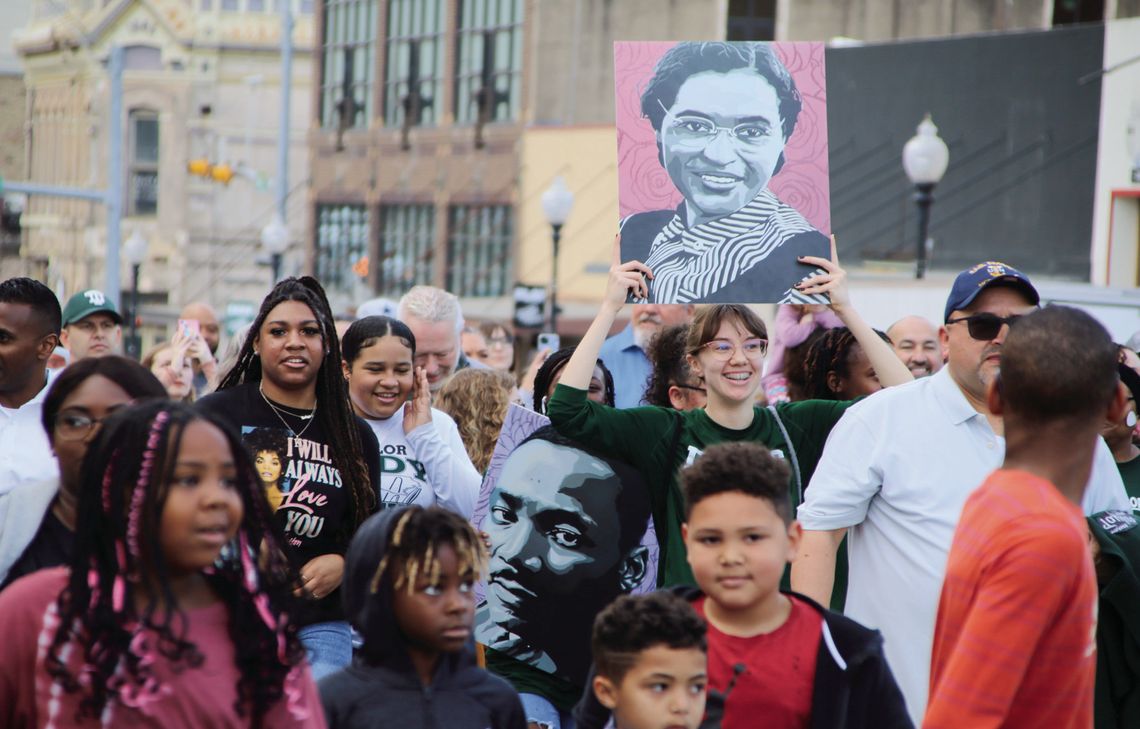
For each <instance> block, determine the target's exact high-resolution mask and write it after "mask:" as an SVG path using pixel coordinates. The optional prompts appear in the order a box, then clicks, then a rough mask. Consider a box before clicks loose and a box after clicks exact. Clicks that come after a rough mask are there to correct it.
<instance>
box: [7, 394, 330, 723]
mask: <svg viewBox="0 0 1140 729" xmlns="http://www.w3.org/2000/svg"><path fill="white" fill-rule="evenodd" d="M76 514H77V523H76V535H75V548H74V553H73V556H72V560H71V563H70V567H69V568H64V567H56V568H52V569H46V570H41V571H39V572H36V573H34V574H32V575H28V576H27V577H24V578H22V579H20V580H17V581H16V582H15V583H13V584H12V586H11V587H9V588H8V589H7V590H5V591H4V592H3V593H2V594H0V631H3V633H2V634H3V635H4V639H5V641H6V642H5V647H4V660H3V661H0V726H11V727H16V726H24V727H47V726H53V727H54V726H59V727H64V726H67V727H70V726H114V727H131V726H162V727H167V728H168V729H176V728H179V727H201V726H252V727H263V726H271V727H278V726H289V727H323V726H324V720H323V717H322V716H321V706H320V701H319V699H318V697H317V692H316V686H315V685H314V683H313V680H312V677H311V676H310V674H309V670H308V668H307V667H306V666H305V659H304V652H303V650H302V647H301V644H300V642H299V641H298V638H297V632H296V628H295V627H294V626H293V625H292V623H290V622H289V621H288V620H287V619H286V616H285V614H284V608H285V606H286V605H287V604H289V602H290V600H291V597H290V596H291V593H292V590H293V588H294V579H293V573H292V571H291V570H290V569H289V565H288V563H287V562H286V561H285V559H284V557H282V556H281V549H280V547H281V545H280V542H279V540H278V537H277V530H276V529H275V528H274V527H273V525H272V514H271V512H270V510H269V505H268V504H267V503H266V501H265V498H264V497H263V496H262V494H261V493H260V491H259V489H258V487H257V476H256V474H255V473H254V471H253V465H252V464H251V463H250V460H249V457H248V455H247V454H246V453H245V450H244V449H243V447H242V444H241V441H240V440H238V438H237V435H236V434H235V433H234V432H233V431H231V430H230V429H229V427H228V426H226V425H225V424H224V423H222V422H221V421H219V420H218V419H216V418H214V417H213V416H211V415H208V414H205V413H201V412H195V411H194V410H193V409H191V408H190V407H189V406H187V405H185V404H182V403H173V402H170V401H157V402H150V403H145V404H142V405H137V406H134V407H131V408H127V409H124V410H121V411H119V412H116V413H115V414H114V415H112V416H111V417H109V418H108V419H107V421H106V423H104V425H103V427H102V430H101V431H100V432H99V435H98V436H97V438H96V440H95V442H94V443H93V444H92V446H91V449H90V451H89V452H88V455H87V458H86V459H85V461H84V468H83V484H82V487H81V488H80V490H79V508H78V510H77V512H76ZM259 548H260V558H259V556H258V555H259Z"/></svg>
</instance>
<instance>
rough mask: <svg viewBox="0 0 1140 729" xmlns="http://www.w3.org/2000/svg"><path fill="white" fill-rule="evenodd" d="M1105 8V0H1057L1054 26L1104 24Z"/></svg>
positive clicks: (1054, 6)
mask: <svg viewBox="0 0 1140 729" xmlns="http://www.w3.org/2000/svg"><path fill="white" fill-rule="evenodd" d="M1104 6H1105V2H1104V0H1055V2H1054V3H1053V25H1054V26H1058V25H1073V24H1075V23H1100V22H1103V21H1104Z"/></svg>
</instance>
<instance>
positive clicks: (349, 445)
mask: <svg viewBox="0 0 1140 729" xmlns="http://www.w3.org/2000/svg"><path fill="white" fill-rule="evenodd" d="M340 360H341V355H340V342H339V340H338V339H337V336H336V329H335V327H334V325H333V317H332V312H331V310H330V308H329V304H328V299H326V298H325V293H324V290H323V289H322V288H321V285H320V284H319V283H318V282H317V281H316V279H313V278H311V277H308V276H303V277H301V278H287V279H284V280H283V281H281V282H280V283H278V284H277V285H276V286H275V287H274V288H273V290H272V291H271V292H270V293H269V296H267V297H266V298H265V300H264V301H263V302H262V304H261V309H260V311H259V312H258V315H257V318H256V319H255V320H254V322H253V324H252V325H251V326H250V329H249V334H248V335H247V337H246V340H245V342H244V343H243V345H242V348H241V352H240V354H239V355H238V359H237V362H236V364H234V366H233V367H232V368H231V369H230V370H229V371H228V372H227V373H225V374H224V375H223V376H222V381H221V383H219V385H218V392H216V393H214V394H212V395H208V396H207V397H205V398H203V399H202V400H200V401H199V402H198V407H200V408H202V409H204V410H206V411H209V412H212V413H215V414H216V415H218V416H219V417H221V418H223V419H225V420H227V421H229V422H230V423H231V424H233V425H234V426H235V427H236V428H237V429H238V430H239V432H241V433H242V434H243V436H246V438H247V442H246V447H247V449H249V450H250V451H251V455H253V456H254V457H256V456H257V452H258V450H259V449H261V450H263V447H262V446H261V445H259V443H260V440H261V438H260V437H258V438H256V439H254V438H252V437H251V436H252V435H253V434H255V433H257V434H259V436H260V434H264V433H265V432H266V431H275V432H277V433H278V434H279V435H280V436H281V439H282V440H283V441H284V443H285V450H284V454H283V457H282V462H281V463H280V464H278V465H279V467H280V468H281V469H283V471H282V472H281V473H280V475H279V476H278V477H277V479H276V480H275V485H276V489H277V493H276V494H273V496H274V497H275V498H279V499H280V501H279V503H278V504H276V505H275V506H276V511H275V520H276V523H277V526H278V527H279V528H280V529H281V531H282V537H283V538H282V543H283V544H284V545H285V553H286V556H287V557H289V561H290V562H291V563H292V565H293V567H294V568H295V569H296V570H297V571H298V573H299V574H300V584H299V585H298V587H297V592H298V595H300V596H301V597H303V598H304V600H303V602H302V607H301V608H300V609H299V610H298V611H297V613H296V615H293V616H291V617H293V619H294V621H295V622H296V623H297V625H298V626H299V627H300V636H301V642H302V644H303V645H304V646H305V649H306V651H308V653H309V661H310V663H312V666H313V674H314V676H316V677H317V678H320V677H321V676H323V675H326V674H328V673H331V672H333V671H335V670H338V669H339V668H341V667H343V666H345V665H348V663H349V661H350V660H351V658H352V640H351V634H350V631H349V627H348V623H347V622H345V621H344V609H343V607H342V605H341V599H340V583H341V579H342V577H343V574H344V557H343V555H344V551H345V549H346V548H347V547H348V542H349V540H350V539H351V538H352V535H353V534H354V533H355V531H356V528H357V527H358V526H359V525H360V524H361V522H363V521H364V520H365V519H366V518H368V516H369V515H370V514H372V513H373V512H374V511H375V510H376V508H377V503H378V499H377V494H378V488H379V479H380V475H379V474H380V447H379V444H378V443H377V441H376V436H375V435H373V433H372V430H371V429H370V428H369V427H368V426H367V425H366V424H365V423H364V422H363V421H362V420H361V419H360V418H358V417H356V415H354V414H353V411H352V405H351V403H350V402H349V399H348V395H347V393H346V392H345V389H344V381H343V379H342V375H341V371H340V369H341V368H340ZM255 440H256V442H255Z"/></svg>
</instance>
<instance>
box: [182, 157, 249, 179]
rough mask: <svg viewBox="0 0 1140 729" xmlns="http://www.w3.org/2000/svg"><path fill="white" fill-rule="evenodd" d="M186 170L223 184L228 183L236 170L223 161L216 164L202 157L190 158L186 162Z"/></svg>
mask: <svg viewBox="0 0 1140 729" xmlns="http://www.w3.org/2000/svg"><path fill="white" fill-rule="evenodd" d="M186 170H187V171H188V172H189V173H190V174H192V175H197V176H198V177H209V178H211V179H213V180H214V181H215V182H220V183H222V184H223V185H228V184H230V180H232V179H234V175H236V174H237V171H236V170H235V169H234V168H233V167H232V166H230V165H228V164H226V163H224V162H223V163H222V164H217V165H216V164H213V163H211V162H210V160H208V159H205V158H204V157H199V158H198V159H192V160H190V161H189V162H187V163H186Z"/></svg>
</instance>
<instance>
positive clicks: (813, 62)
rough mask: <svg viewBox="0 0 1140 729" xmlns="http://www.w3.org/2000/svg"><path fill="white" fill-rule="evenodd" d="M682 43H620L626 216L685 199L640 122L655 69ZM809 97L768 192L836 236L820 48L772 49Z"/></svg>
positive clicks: (621, 190)
mask: <svg viewBox="0 0 1140 729" xmlns="http://www.w3.org/2000/svg"><path fill="white" fill-rule="evenodd" d="M675 45H677V43H676V41H620V42H617V43H614V79H615V87H616V88H615V91H616V94H617V99H616V102H617V105H616V117H617V119H616V121H617V144H618V206H619V208H620V212H621V217H623V218H624V217H626V216H627V215H632V214H633V213H641V212H646V211H649V210H662V209H666V208H675V207H677V205H678V204H680V202H681V194H680V193H679V192H677V189H676V188H675V187H673V182H672V181H671V180H670V179H669V175H668V173H666V172H665V169H664V168H663V167H661V163H660V162H659V161H658V160H657V142H656V140H655V138H654V135H653V126H652V125H651V124H650V123H649V120H648V119H646V118H644V117H642V115H641V92H642V90H643V89H644V88H645V86H646V84H648V83H649V79H650V78H651V77H652V76H653V66H654V65H655V64H656V63H657V60H658V59H659V58H661V56H663V55H664V54H665V51H667V50H669V49H670V48H672V47H673V46H675ZM772 45H773V47H774V48H775V51H776V55H777V56H778V57H779V58H780V60H781V61H783V62H784V65H785V66H787V68H788V71H789V72H791V74H792V78H793V79H795V82H796V87H797V88H798V89H799V91H800V96H801V97H802V98H803V109H802V110H801V111H800V116H799V119H798V120H797V121H796V129H795V131H794V132H792V138H791V139H789V140H788V143H787V146H785V148H784V167H783V169H781V170H780V172H779V174H777V175H776V176H775V177H773V178H772V181H771V182H770V183H769V185H768V187H769V189H771V190H772V192H774V193H775V194H776V197H778V198H780V199H781V200H783V201H784V202H785V203H787V204H788V205H791V206H792V207H794V208H795V209H796V210H798V211H799V212H800V214H801V215H803V216H804V217H805V218H807V220H808V222H809V223H811V224H812V225H814V226H815V227H816V229H818V230H819V231H821V232H822V233H824V234H828V233H830V232H831V204H830V188H829V187H828V168H827V85H826V77H825V75H824V65H823V54H824V47H823V44H822V43H790V42H789V43H773V44H772Z"/></svg>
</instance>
